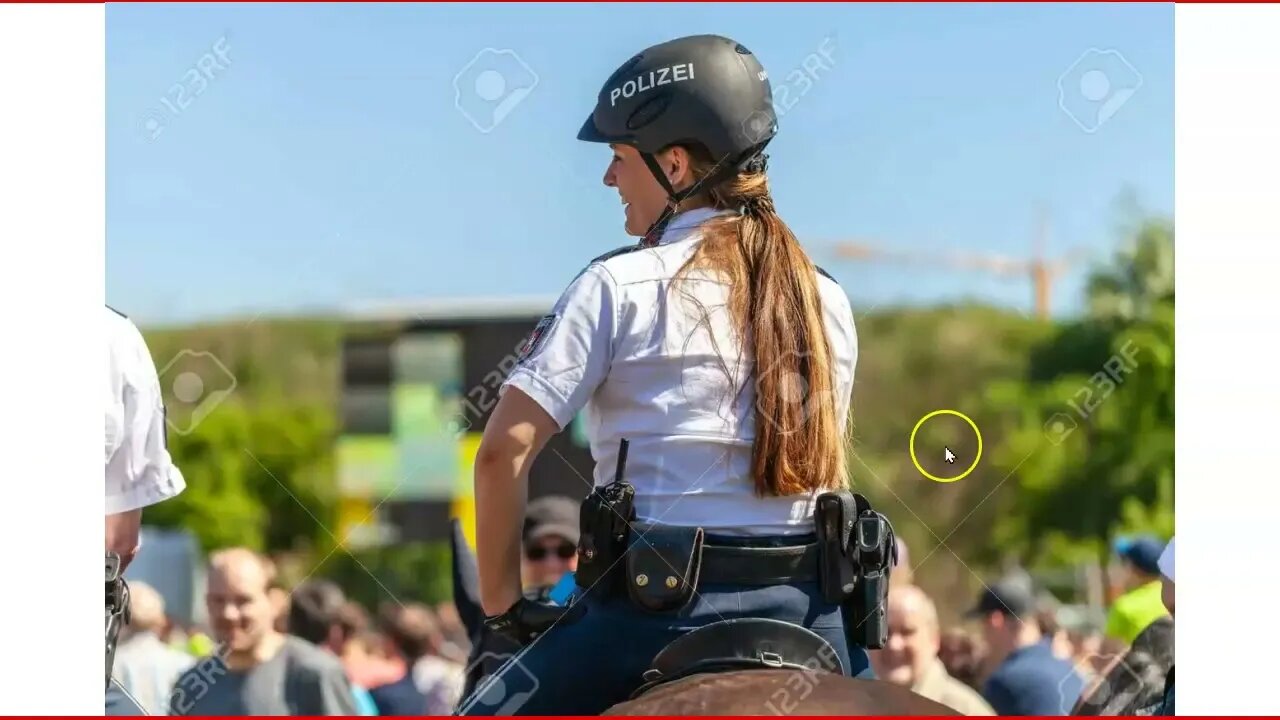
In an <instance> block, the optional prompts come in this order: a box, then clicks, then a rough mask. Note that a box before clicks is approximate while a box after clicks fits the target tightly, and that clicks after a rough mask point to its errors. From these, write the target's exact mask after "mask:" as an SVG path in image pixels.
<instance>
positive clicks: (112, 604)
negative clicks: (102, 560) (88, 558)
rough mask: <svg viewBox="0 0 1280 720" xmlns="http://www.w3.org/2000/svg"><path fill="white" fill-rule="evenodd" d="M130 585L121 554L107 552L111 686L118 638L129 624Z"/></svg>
mask: <svg viewBox="0 0 1280 720" xmlns="http://www.w3.org/2000/svg"><path fill="white" fill-rule="evenodd" d="M129 619H130V618H129V586H128V585H127V584H126V583H125V581H124V575H123V574H122V573H121V572H120V556H119V555H117V554H116V553H113V552H109V553H107V683H106V687H108V688H110V687H111V668H112V666H114V665H115V660H116V640H117V638H118V637H119V636H120V630H121V629H122V628H123V627H124V626H125V625H128V624H129Z"/></svg>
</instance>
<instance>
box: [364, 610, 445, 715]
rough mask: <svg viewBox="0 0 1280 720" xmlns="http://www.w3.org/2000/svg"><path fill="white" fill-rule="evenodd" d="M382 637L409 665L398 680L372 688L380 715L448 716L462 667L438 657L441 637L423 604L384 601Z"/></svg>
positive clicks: (442, 642) (381, 623)
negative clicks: (400, 603)
mask: <svg viewBox="0 0 1280 720" xmlns="http://www.w3.org/2000/svg"><path fill="white" fill-rule="evenodd" d="M379 624H380V626H381V629H382V634H383V637H385V638H386V639H387V642H388V644H389V645H390V646H391V647H390V649H391V652H393V653H394V654H395V655H396V656H398V657H399V658H400V659H401V660H402V661H403V663H404V665H405V667H406V668H408V672H406V673H405V674H404V676H403V677H401V678H400V679H399V680H397V681H396V682H393V683H389V684H387V685H383V686H381V687H377V688H374V690H373V699H374V702H376V703H377V705H378V713H379V714H380V715H424V714H425V715H448V714H450V713H451V712H453V708H454V706H455V705H457V703H458V700H459V699H460V698H461V694H462V686H463V682H464V679H465V678H464V675H463V667H462V666H461V665H458V664H456V663H453V662H449V661H448V660H445V659H444V658H442V657H440V652H441V648H442V647H443V646H444V636H443V634H442V633H441V631H440V626H439V623H438V622H437V621H436V618H435V616H434V614H433V613H432V612H431V610H430V609H429V608H427V606H425V605H421V604H419V603H409V604H407V605H399V604H389V603H388V604H386V605H384V606H383V608H382V611H381V612H380V613H379Z"/></svg>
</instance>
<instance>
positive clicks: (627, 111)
mask: <svg viewBox="0 0 1280 720" xmlns="http://www.w3.org/2000/svg"><path fill="white" fill-rule="evenodd" d="M777 132H778V116H777V113H775V112H774V109H773V91H772V87H771V86H770V84H769V76H768V74H767V73H766V72H765V70H764V67H763V66H762V65H761V64H760V61H759V60H757V59H756V56H755V55H753V54H752V53H751V51H750V50H748V49H747V48H745V47H743V46H742V45H741V44H740V43H738V42H735V41H734V40H730V39H729V38H726V37H721V36H719V35H692V36H689V37H683V38H677V39H675V40H670V41H668V42H665V43H662V44H660V45H654V46H653V47H651V48H648V49H647V50H643V51H641V52H640V53H639V54H638V55H636V56H634V57H632V58H631V59H630V60H628V61H627V62H626V63H624V64H623V65H622V67H620V68H618V69H617V70H615V71H614V73H613V74H612V75H610V76H609V79H608V80H606V81H605V84H604V87H603V88H602V89H601V90H600V95H599V97H598V98H597V99H596V107H595V110H594V111H592V113H591V116H590V117H588V118H587V121H586V122H585V123H583V125H582V129H581V130H579V131H578V139H579V140H586V141H588V142H598V143H619V144H623V145H630V146H632V147H634V148H635V149H636V150H638V151H640V155H641V157H642V158H644V161H645V164H646V165H648V166H649V171H650V172H652V173H653V175H654V178H655V179H657V181H658V182H659V183H660V184H661V185H662V187H663V188H664V189H665V190H666V191H667V196H668V198H669V199H670V204H669V206H668V208H667V212H664V213H663V215H662V217H660V218H659V219H658V221H657V222H655V223H654V226H653V227H652V228H650V229H649V232H648V233H647V235H652V234H653V233H654V230H655V229H656V230H658V232H661V228H662V227H664V226H665V225H666V223H667V221H668V220H670V216H671V214H672V212H673V211H674V209H675V206H676V204H677V203H679V202H680V201H681V200H684V199H685V198H687V197H689V196H690V195H693V194H694V193H696V192H697V190H698V189H700V188H701V187H703V186H706V187H711V186H714V185H715V184H716V183H718V182H720V181H721V180H724V179H725V178H728V177H731V176H732V175H734V174H736V173H737V172H738V171H740V170H742V169H744V168H746V167H747V166H748V165H749V164H751V163H752V162H755V163H757V167H763V157H762V151H763V150H764V148H765V146H766V145H768V144H769V141H770V140H772V139H773V137H774V135H776V134H777ZM685 143H689V144H698V145H701V146H703V147H705V148H706V149H707V150H708V151H709V152H710V153H711V156H712V159H713V161H714V162H715V163H716V165H715V170H714V171H713V172H712V173H711V174H709V175H708V176H707V177H705V178H703V179H702V180H700V181H699V182H698V183H696V184H695V185H693V186H692V187H689V188H687V189H686V190H684V191H682V192H676V191H675V189H674V188H672V187H671V184H670V183H669V182H668V181H667V176H666V174H664V173H663V172H662V170H661V168H659V167H658V163H657V160H656V159H655V158H654V154H655V153H657V152H659V151H661V150H663V149H664V148H667V147H669V146H671V145H675V144H685Z"/></svg>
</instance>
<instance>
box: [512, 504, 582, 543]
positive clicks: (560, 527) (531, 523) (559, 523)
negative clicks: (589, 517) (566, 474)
mask: <svg viewBox="0 0 1280 720" xmlns="http://www.w3.org/2000/svg"><path fill="white" fill-rule="evenodd" d="M578 532H579V531H578V503H577V502H575V501H574V500H572V499H571V498H567V497H564V496H563V495H548V496H546V497H540V498H538V499H537V500H534V501H532V502H530V503H529V509H528V510H527V511H526V512H525V520H524V541H525V542H526V543H529V542H534V541H536V540H540V539H542V538H544V537H548V536H552V535H555V536H559V537H562V538H564V539H566V540H568V541H569V542H571V543H574V544H577V542H578Z"/></svg>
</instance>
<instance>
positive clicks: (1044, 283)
mask: <svg viewBox="0 0 1280 720" xmlns="http://www.w3.org/2000/svg"><path fill="white" fill-rule="evenodd" d="M1047 237H1048V222H1047V220H1046V219H1045V218H1043V217H1042V218H1041V222H1040V229H1039V232H1037V233H1036V239H1035V242H1034V245H1035V253H1034V255H1033V256H1032V257H1031V258H1026V259H1024V258H1011V257H1005V256H1002V255H993V254H978V253H969V252H964V251H943V252H938V251H929V252H924V251H913V250H890V249H886V248H884V247H881V246H877V245H873V244H870V243H864V242H859V241H845V242H840V243H836V245H835V252H836V256H837V257H839V258H841V259H844V260H858V261H885V262H896V263H902V264H907V265H924V266H930V267H938V266H945V267H953V268H959V269H961V270H976V271H980V272H986V273H989V274H993V275H999V276H1001V277H1020V278H1029V279H1030V281H1031V287H1032V291H1033V303H1034V308H1035V313H1036V316H1037V317H1039V318H1041V319H1047V318H1048V317H1049V308H1050V306H1051V302H1050V300H1051V297H1052V295H1053V285H1054V283H1055V282H1057V280H1058V278H1060V277H1061V276H1062V275H1063V274H1064V273H1065V272H1066V271H1067V270H1069V269H1070V268H1071V267H1072V266H1073V265H1075V264H1076V263H1077V262H1079V261H1080V260H1081V259H1082V258H1083V257H1084V254H1085V253H1084V251H1082V250H1073V251H1071V252H1069V253H1067V254H1066V255H1065V256H1063V257H1061V258H1057V259H1054V260H1047V259H1045V256H1044V250H1045V245H1046V244H1047Z"/></svg>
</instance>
